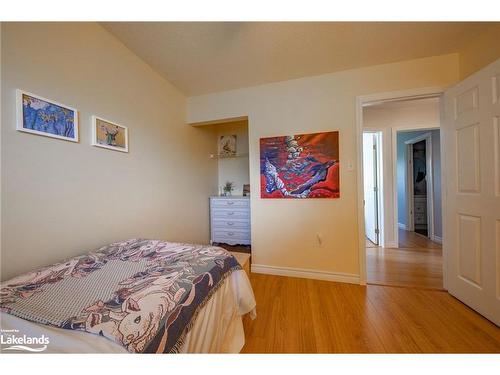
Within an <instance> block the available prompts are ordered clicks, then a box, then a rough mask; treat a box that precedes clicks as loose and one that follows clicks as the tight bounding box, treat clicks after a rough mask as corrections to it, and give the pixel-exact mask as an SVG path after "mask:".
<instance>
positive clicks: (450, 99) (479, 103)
mask: <svg viewBox="0 0 500 375" xmlns="http://www.w3.org/2000/svg"><path fill="white" fill-rule="evenodd" d="M444 117H445V118H444V122H443V124H442V135H443V136H442V160H443V164H442V165H443V183H444V188H445V190H443V191H444V192H445V194H446V195H445V197H444V198H445V205H444V209H445V210H444V212H443V219H444V220H443V236H444V238H443V244H444V250H445V254H446V257H447V259H446V260H445V262H446V286H447V288H448V291H449V292H450V293H451V294H452V295H453V296H455V297H456V298H458V299H459V300H461V301H462V302H464V303H465V304H467V305H469V306H470V307H471V308H473V309H474V310H476V311H477V312H479V313H480V314H482V315H484V316H485V317H486V318H488V319H489V320H491V321H493V322H494V323H495V324H497V325H500V170H499V168H500V60H497V61H496V62H494V63H493V64H491V65H489V66H487V67H486V68H484V69H482V70H481V71H479V72H477V73H475V74H474V75H472V76H470V77H468V78H467V79H465V80H464V81H462V82H460V83H458V84H457V85H455V86H453V87H452V88H450V89H449V90H447V91H446V92H445V94H444Z"/></svg>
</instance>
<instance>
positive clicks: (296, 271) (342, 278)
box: [252, 264, 360, 284]
mask: <svg viewBox="0 0 500 375" xmlns="http://www.w3.org/2000/svg"><path fill="white" fill-rule="evenodd" d="M252 272H255V273H263V274H266V275H277V276H289V277H299V278H303V279H314V280H327V281H338V282H341V283H349V284H359V283H360V282H359V275H354V274H350V273H340V272H326V271H317V270H311V269H303V268H291V267H276V266H265V265H263V264H252Z"/></svg>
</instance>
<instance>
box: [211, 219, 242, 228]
mask: <svg viewBox="0 0 500 375" xmlns="http://www.w3.org/2000/svg"><path fill="white" fill-rule="evenodd" d="M212 227H213V228H214V230H215V229H223V230H231V229H248V228H250V222H249V221H247V220H239V221H232V220H230V219H228V220H213V221H212Z"/></svg>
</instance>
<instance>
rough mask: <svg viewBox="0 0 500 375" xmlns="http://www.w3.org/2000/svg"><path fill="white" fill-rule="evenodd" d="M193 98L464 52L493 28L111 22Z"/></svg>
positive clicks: (122, 37) (110, 28)
mask: <svg viewBox="0 0 500 375" xmlns="http://www.w3.org/2000/svg"><path fill="white" fill-rule="evenodd" d="M102 25H103V26H104V27H105V28H106V29H107V30H108V31H110V32H111V33H112V34H114V35H115V36H116V37H117V38H118V39H120V40H121V41H122V42H123V43H124V44H125V45H126V46H127V47H128V48H130V49H131V50H132V51H133V52H135V53H136V54H137V55H138V56H139V57H141V58H142V59H143V60H145V61H146V62H147V63H148V64H150V65H151V66H152V67H153V68H154V69H155V70H156V71H158V72H159V73H160V74H161V75H162V76H163V77H165V78H166V79H167V80H168V81H170V82H171V83H172V84H174V85H175V86H176V87H177V88H178V89H180V90H181V91H182V92H183V93H184V94H186V95H187V96H194V95H200V94H205V93H210V92H215V91H223V90H229V89H235V88H240V87H247V86H254V85H259V84H263V83H269V82H275V81H283V80H287V79H292V78H299V77H305V76H311V75H318V74H324V73H330V72H334V71H339V70H345V69H352V68H358V67H362V66H368V65H375V64H384V63H389V62H395V61H401V60H407V59H414V58H420V57H427V56H434V55H440V54H446V53H453V52H457V51H458V50H459V49H460V47H461V46H463V45H464V44H466V43H467V42H468V41H470V40H471V39H472V38H474V37H475V36H477V35H478V34H480V33H481V32H484V31H485V30H486V29H487V28H488V27H490V26H491V25H492V24H491V23H490V24H488V23H457V22H455V23H432V22H420V23H410V22H398V23H390V22H372V23H368V22H358V23H356V22H311V23H304V22H284V23H279V22H105V23H102Z"/></svg>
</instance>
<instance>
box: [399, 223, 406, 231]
mask: <svg viewBox="0 0 500 375" xmlns="http://www.w3.org/2000/svg"><path fill="white" fill-rule="evenodd" d="M398 228H399V229H404V230H407V229H406V224H403V223H398Z"/></svg>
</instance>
